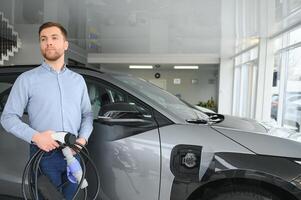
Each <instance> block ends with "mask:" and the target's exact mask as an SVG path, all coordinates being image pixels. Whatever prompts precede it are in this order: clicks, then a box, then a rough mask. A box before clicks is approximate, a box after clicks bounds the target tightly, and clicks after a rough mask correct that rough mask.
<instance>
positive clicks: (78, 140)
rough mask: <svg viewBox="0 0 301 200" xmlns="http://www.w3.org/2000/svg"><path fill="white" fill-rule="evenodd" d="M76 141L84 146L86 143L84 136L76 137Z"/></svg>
mask: <svg viewBox="0 0 301 200" xmlns="http://www.w3.org/2000/svg"><path fill="white" fill-rule="evenodd" d="M76 142H77V143H80V144H81V145H83V146H85V145H86V143H87V141H86V139H85V138H77V139H76Z"/></svg>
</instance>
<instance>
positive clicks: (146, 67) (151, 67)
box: [129, 65, 153, 69]
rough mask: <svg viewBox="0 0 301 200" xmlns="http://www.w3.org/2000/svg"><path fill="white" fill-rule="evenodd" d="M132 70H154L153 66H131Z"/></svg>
mask: <svg viewBox="0 0 301 200" xmlns="http://www.w3.org/2000/svg"><path fill="white" fill-rule="evenodd" d="M129 68H130V69H153V66H152V65H130V66H129Z"/></svg>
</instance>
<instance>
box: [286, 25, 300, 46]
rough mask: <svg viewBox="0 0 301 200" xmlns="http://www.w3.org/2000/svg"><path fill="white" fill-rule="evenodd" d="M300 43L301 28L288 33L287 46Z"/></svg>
mask: <svg viewBox="0 0 301 200" xmlns="http://www.w3.org/2000/svg"><path fill="white" fill-rule="evenodd" d="M298 42H301V28H297V29H295V30H293V31H291V32H290V33H289V45H293V44H296V43H298Z"/></svg>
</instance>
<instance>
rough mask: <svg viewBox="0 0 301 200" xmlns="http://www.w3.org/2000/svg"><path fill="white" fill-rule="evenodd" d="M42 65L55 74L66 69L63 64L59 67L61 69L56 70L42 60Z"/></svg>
mask: <svg viewBox="0 0 301 200" xmlns="http://www.w3.org/2000/svg"><path fill="white" fill-rule="evenodd" d="M42 67H44V68H45V69H47V70H48V71H50V72H53V73H57V74H61V73H63V72H65V71H66V70H67V67H66V64H64V66H63V68H62V69H61V71H59V72H57V71H56V70H54V69H53V68H52V67H51V66H50V65H48V64H47V63H46V62H45V61H43V63H42Z"/></svg>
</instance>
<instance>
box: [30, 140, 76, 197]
mask: <svg viewBox="0 0 301 200" xmlns="http://www.w3.org/2000/svg"><path fill="white" fill-rule="evenodd" d="M38 149H39V148H38V147H37V146H36V145H30V157H32V156H33V155H34V154H35V152H36V151H38ZM77 159H78V157H77ZM40 169H41V171H42V173H43V174H44V175H46V176H47V177H48V178H49V179H50V181H51V182H52V183H53V184H54V185H55V186H56V187H58V186H60V185H61V184H62V183H64V182H66V181H67V183H66V184H64V186H63V187H62V188H59V191H61V192H62V193H63V195H64V197H65V198H66V200H71V199H72V198H73V195H74V194H75V192H76V189H77V184H75V183H71V182H70V181H69V180H68V179H67V174H66V169H67V163H66V161H65V160H64V155H63V153H62V151H61V150H58V149H56V150H53V151H51V152H46V153H45V154H44V156H43V157H42V159H41V162H40Z"/></svg>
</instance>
